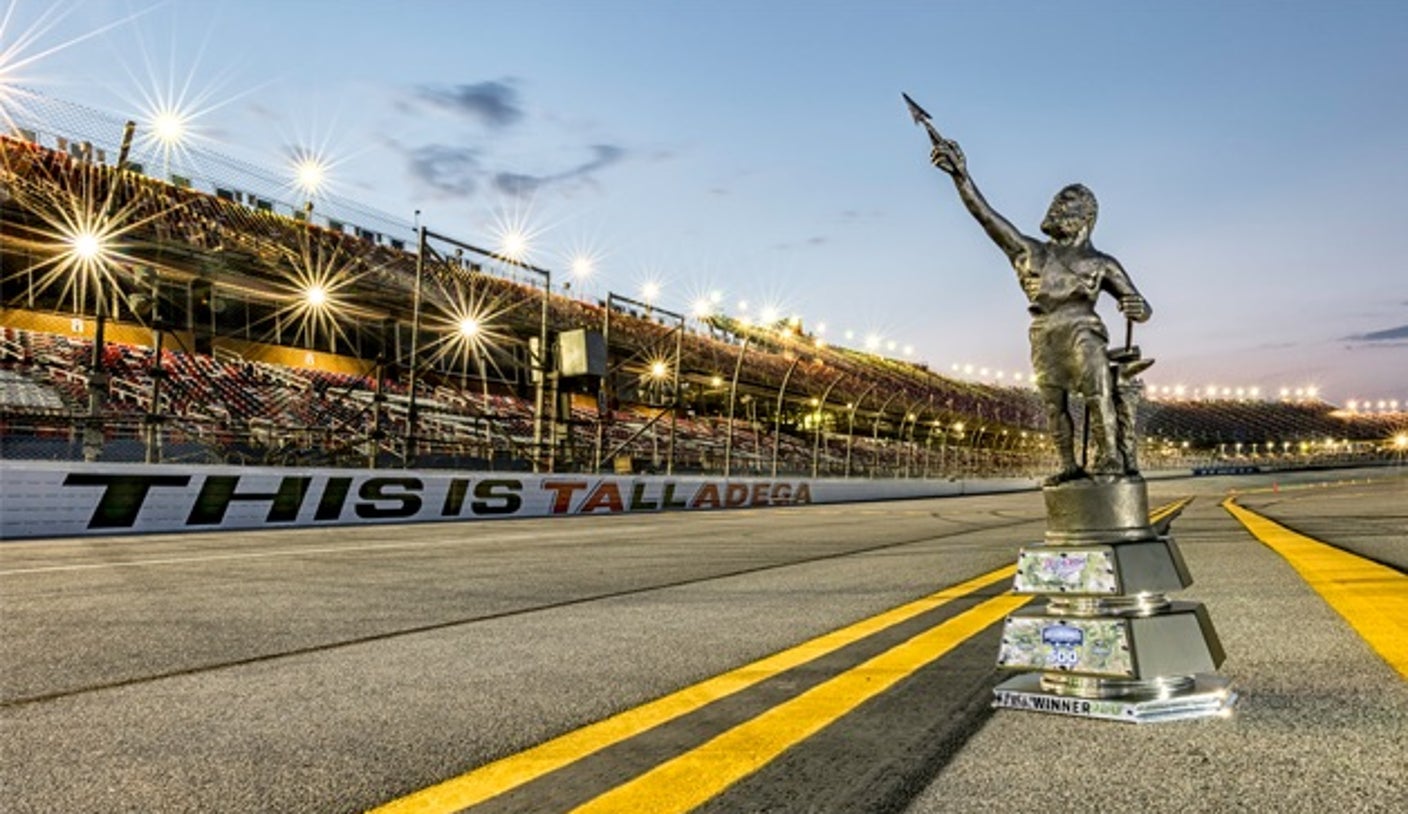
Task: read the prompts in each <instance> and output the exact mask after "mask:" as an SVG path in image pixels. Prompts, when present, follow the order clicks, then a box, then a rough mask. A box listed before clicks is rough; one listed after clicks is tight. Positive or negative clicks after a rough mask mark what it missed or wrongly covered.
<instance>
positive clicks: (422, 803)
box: [371, 565, 1017, 814]
mask: <svg viewBox="0 0 1408 814" xmlns="http://www.w3.org/2000/svg"><path fill="white" fill-rule="evenodd" d="M1016 571H1017V567H1016V566H1015V565H1008V566H1004V567H1002V568H999V569H997V570H995V571H990V572H988V573H986V574H983V575H982V576H980V577H975V578H974V579H970V580H968V581H967V582H962V583H959V584H958V585H954V586H953V587H951V588H945V589H944V590H942V591H939V592H937V593H933V594H930V595H928V596H926V597H923V598H920V599H916V600H914V601H913V602H909V603H907V604H904V605H901V606H899V607H897V608H894V609H892V610H888V611H886V612H884V613H881V614H879V615H877V616H872V617H870V618H869V619H864V620H862V621H860V622H857V623H855V624H853V625H850V626H848V627H844V628H841V629H840V630H836V631H832V632H831V633H827V634H824V635H822V636H818V637H817V638H815V639H812V640H810V641H807V642H803V643H802V644H799V645H797V646H796V647H792V648H789V649H787V650H783V651H782V652H780V653H775V654H773V655H771V656H768V657H766V658H763V659H760V660H758V661H755V662H753V663H751V664H746V665H744V666H742V667H739V668H737V669H735V670H731V671H729V672H727V673H723V674H721V675H719V676H716V677H714V678H711V679H707V680H705V681H702V682H700V683H698V684H694V685H692V686H689V687H685V688H684V689H682V690H679V691H677V692H673V693H671V694H669V695H666V696H663V697H661V698H659V699H657V700H655V701H651V702H649V703H646V704H643V705H641V706H639V707H635V708H634V709H629V710H627V711H625V712H622V713H620V714H618V715H614V716H612V717H610V718H606V719H604V720H601V721H598V722H597V723H594V724H589V725H587V726H584V727H582V728H581V729H577V730H574V731H572V732H569V733H567V734H565V735H562V736H560V737H557V738H554V739H552V740H550V741H547V742H545V743H542V744H540V745H538V746H534V747H532V748H530V749H528V750H526V751H523V752H519V753H517V754H515V755H510V756H509V757H506V758H503V759H501V760H497V761H494V762H493V763H489V764H486V765H484V766H482V767H480V768H478V769H475V770H473V771H471V772H468V773H466V774H462V775H460V776H459V777H455V778H451V779H450V780H446V781H444V782H443V783H439V784H436V785H434V786H431V787H429V788H426V789H423V790H421V791H418V792H415V793H413V794H410V795H407V796H405V797H402V798H400V799H397V800H392V801H391V802H389V803H387V804H385V805H383V806H380V807H378V808H376V809H373V811H372V812H371V814H411V813H412V812H415V814H431V812H437V813H438V812H450V811H459V810H461V809H463V808H467V807H469V806H472V805H475V804H477V803H481V802H483V801H485V800H488V799H490V798H492V797H497V796H498V795H500V794H503V793H505V792H508V791H511V790H513V789H515V788H517V787H519V786H522V785H523V784H525V783H528V782H530V781H533V780H536V779H538V778H539V777H542V776H543V775H545V774H548V773H549V772H553V771H556V770H558V769H561V768H563V767H564V766H568V765H570V764H572V763H576V762H577V761H579V760H581V759H582V758H585V757H587V756H588V755H591V754H594V753H596V752H599V751H601V750H602V749H605V748H606V747H608V746H611V745H613V744H616V743H620V742H622V741H625V740H629V739H631V738H633V737H635V736H636V735H639V734H641V733H642V732H645V731H647V730H650V729H653V728H655V727H657V726H660V725H661V724H664V723H667V722H669V721H672V720H674V719H676V718H679V717H682V716H684V715H687V714H689V713H691V712H694V711H695V710H697V709H699V708H701V707H703V706H705V705H706V704H710V703H712V702H714V701H717V700H719V699H721V698H726V697H728V696H730V695H733V694H734V693H737V692H740V691H742V690H745V689H747V688H749V687H751V686H753V685H754V684H758V683H760V682H762V681H765V680H767V679H769V678H772V677H773V676H776V675H780V674H781V673H785V672H787V671H788V670H791V669H793V668H795V667H798V666H800V665H802V664H805V663H807V662H809V661H813V660H815V659H818V658H821V657H822V656H825V655H828V654H830V653H833V652H835V651H837V650H840V649H841V648H843V647H845V646H847V645H849V644H853V643H855V642H858V641H860V640H862V639H865V638H867V637H869V636H872V635H874V634H876V633H879V632H880V631H883V630H885V629H886V628H890V627H893V626H895V625H897V624H899V623H901V622H904V621H906V620H909V619H912V618H914V617H916V616H918V615H920V614H922V613H926V612H928V611H931V610H933V609H934V608H937V607H939V606H940V605H944V604H947V603H948V602H952V601H953V600H955V599H960V598H962V597H964V596H967V595H968V594H971V593H975V592H977V591H980V590H982V589H984V588H986V587H988V586H990V585H993V584H995V583H998V582H1001V581H1002V580H1006V579H1011V578H1012V577H1013V575H1014V574H1015V573H1016Z"/></svg>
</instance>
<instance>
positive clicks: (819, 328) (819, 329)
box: [812, 322, 826, 336]
mask: <svg viewBox="0 0 1408 814" xmlns="http://www.w3.org/2000/svg"><path fill="white" fill-rule="evenodd" d="M812 333H814V334H816V335H817V336H825V335H826V323H825V322H818V323H817V324H816V327H815V328H812Z"/></svg>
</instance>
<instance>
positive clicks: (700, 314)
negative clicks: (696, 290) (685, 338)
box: [691, 297, 714, 319]
mask: <svg viewBox="0 0 1408 814" xmlns="http://www.w3.org/2000/svg"><path fill="white" fill-rule="evenodd" d="M713 312H714V306H713V304H712V303H710V302H709V301H708V300H707V299H704V298H703V297H700V298H699V299H697V300H695V301H694V307H693V308H692V309H691V313H693V314H694V316H695V317H697V318H698V319H704V318H705V317H707V316H709V315H710V314H711V313H713Z"/></svg>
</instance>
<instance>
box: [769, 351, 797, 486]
mask: <svg viewBox="0 0 1408 814" xmlns="http://www.w3.org/2000/svg"><path fill="white" fill-rule="evenodd" d="M801 361H802V355H801V354H797V358H795V359H793V360H792V364H791V365H789V366H788V367H787V373H786V374H785V375H784V376H783V377H782V385H781V386H780V387H778V388H777V408H776V409H774V410H773V413H772V477H774V478H776V477H777V448H778V446H779V445H780V444H781V443H782V399H783V397H784V396H786V395H787V381H788V380H789V379H791V378H792V371H794V370H796V369H797V365H798V364H799V363H800V362H801Z"/></svg>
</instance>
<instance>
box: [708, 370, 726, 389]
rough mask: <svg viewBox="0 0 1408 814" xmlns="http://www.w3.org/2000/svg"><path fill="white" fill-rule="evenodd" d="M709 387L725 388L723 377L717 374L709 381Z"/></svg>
mask: <svg viewBox="0 0 1408 814" xmlns="http://www.w3.org/2000/svg"><path fill="white" fill-rule="evenodd" d="M709 386H710V387H723V386H724V377H723V376H720V375H719V374H717V373H715V374H714V376H713V378H711V379H709Z"/></svg>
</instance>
